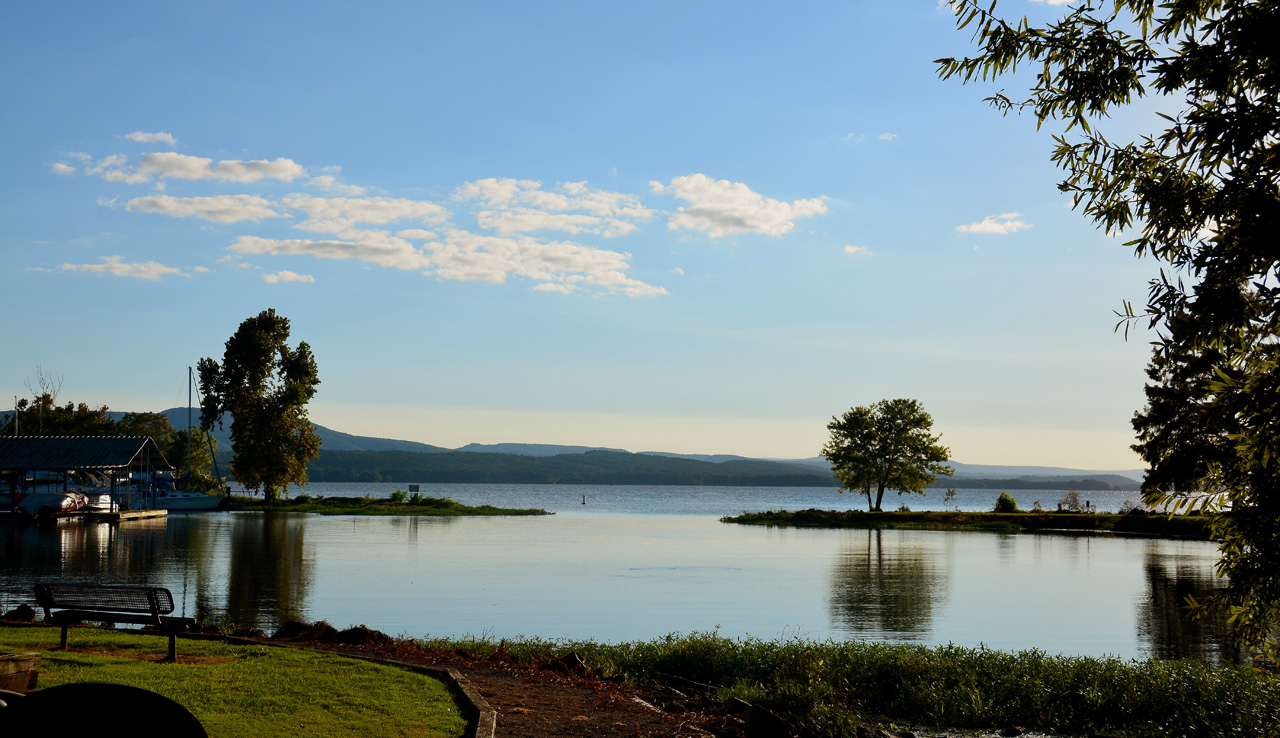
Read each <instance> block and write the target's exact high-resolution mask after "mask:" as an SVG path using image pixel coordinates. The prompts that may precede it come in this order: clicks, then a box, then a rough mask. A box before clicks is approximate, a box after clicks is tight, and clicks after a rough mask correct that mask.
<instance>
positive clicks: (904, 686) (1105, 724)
mask: <svg viewBox="0 0 1280 738" xmlns="http://www.w3.org/2000/svg"><path fill="white" fill-rule="evenodd" d="M226 625H227V624H224V626H226ZM354 630H360V631H361V634H362V635H363V636H365V637H364V638H363V639H362V640H360V641H359V642H360V643H364V644H366V645H365V646H362V647H361V650H362V651H364V652H365V653H369V654H382V655H386V656H389V657H394V658H397V659H405V658H426V659H428V660H429V659H431V658H433V657H441V656H443V657H445V658H448V659H451V660H455V661H456V660H458V659H461V660H464V661H468V662H471V663H476V664H482V665H487V666H490V667H491V666H493V665H495V664H500V663H514V664H520V665H523V666H527V667H531V668H538V669H550V670H554V671H557V672H564V671H570V672H572V673H575V674H578V675H580V676H581V677H589V678H593V679H597V680H601V681H610V682H619V681H622V682H627V683H630V684H633V685H637V686H641V687H644V686H648V687H650V688H652V689H653V691H654V692H655V694H656V695H657V696H658V697H659V698H660V699H657V700H655V702H656V704H657V705H659V709H662V710H664V711H666V712H672V713H681V714H685V713H687V712H688V711H690V710H692V711H695V712H706V711H713V712H718V713H720V714H723V715H736V716H738V717H739V718H742V717H746V718H751V717H752V716H753V715H756V716H760V715H763V716H766V718H767V720H766V722H768V723H771V724H774V725H777V726H778V727H780V728H781V727H785V728H786V730H785V732H783V733H778V734H787V733H791V734H801V735H813V736H831V737H832V738H854V736H857V735H860V734H861V732H860V729H863V728H866V727H867V726H875V725H879V726H886V727H887V728H888V729H890V730H891V731H893V732H898V731H901V730H903V729H905V728H906V727H908V726H910V727H911V728H912V730H913V731H915V732H916V733H917V734H919V735H931V734H934V732H935V731H939V730H941V731H943V732H945V733H947V734H952V733H953V731H954V729H961V730H974V729H978V730H990V729H992V728H995V729H996V730H1000V729H1009V728H1011V727H1012V726H1018V727H1019V728H1021V729H1023V730H1041V731H1051V732H1055V733H1071V734H1087V735H1113V736H1126V737H1127V738H1147V737H1152V738H1154V737H1155V736H1162V737H1164V736H1168V737H1172V738H1191V737H1193V736H1194V737H1197V738H1218V737H1221V738H1226V737H1227V736H1239V735H1249V736H1259V737H1260V738H1268V737H1271V738H1276V737H1277V736H1280V679H1276V678H1275V676H1274V675H1267V674H1266V673H1264V672H1263V671H1262V670H1260V669H1257V668H1252V667H1248V666H1240V665H1223V666H1214V665H1211V664H1206V663H1202V662H1196V661H1160V660H1155V659H1143V660H1131V659H1121V658H1108V657H1103V658H1095V657H1081V656H1061V655H1053V654H1048V653H1045V652H1043V651H1039V650H1026V651H1017V652H1005V651H995V650H991V649H988V648H986V647H983V646H977V647H964V646H956V645H954V644H948V645H939V646H927V645H915V644H891V643H883V642H868V641H831V640H828V641H810V640H807V639H805V638H801V637H796V638H779V639H776V640H770V641H766V640H760V639H757V638H750V637H748V638H736V639H735V638H726V637H723V636H720V635H719V634H718V633H717V632H695V633H690V634H678V633H673V634H669V635H666V636H663V637H660V638H656V639H653V640H649V641H629V642H621V643H600V642H596V641H593V640H588V641H572V640H549V639H540V638H528V637H521V638H516V639H513V640H507V639H503V640H500V641H495V639H493V638H492V637H488V636H486V637H467V636H464V637H461V638H448V637H445V638H441V637H435V638H433V637H426V638H421V639H417V638H410V637H406V636H402V637H399V638H393V637H390V636H388V635H386V634H383V633H379V632H377V631H369V630H367V629H365V628H364V627H363V626H360V627H359V628H355V629H351V631H354ZM41 631H44V632H41ZM351 631H342V632H339V631H337V630H336V629H335V628H333V627H332V626H329V625H328V624H327V623H324V622H317V623H314V624H312V625H307V624H303V623H294V622H288V623H285V624H284V625H282V626H281V628H280V629H279V631H278V632H277V633H276V634H275V635H273V636H271V637H270V639H269V641H271V642H282V641H284V642H291V643H293V644H295V645H300V646H308V645H311V646H316V647H320V648H326V647H329V646H330V645H332V644H340V643H346V642H355V641H349V640H344V636H345V635H346V634H347V633H349V632H351ZM326 634H327V635H326ZM238 635H242V636H250V637H256V638H261V639H266V638H267V636H266V635H265V634H263V633H261V632H258V633H256V634H251V633H241V634H238ZM145 637H150V638H151V639H152V641H155V640H156V639H155V637H154V636H144V635H142V634H139V635H136V636H135V635H132V633H129V634H126V632H124V631H97V630H94V629H88V628H84V629H81V631H80V632H79V634H78V641H79V642H80V643H81V644H86V645H82V646H80V647H78V648H77V650H80V649H84V650H90V649H91V648H92V647H93V644H92V642H91V641H90V640H89V639H92V640H93V641H96V640H102V641H109V640H112V639H118V638H119V639H128V638H145ZM206 637H207V636H206ZM32 638H40V639H43V640H45V641H48V642H49V643H50V644H52V643H55V642H56V638H57V629H56V628H52V627H51V628H47V629H46V628H39V627H35V628H32V627H31V626H26V627H25V628H0V640H2V641H4V642H5V643H6V645H7V647H8V648H10V649H11V648H14V647H17V648H19V649H21V648H23V647H30V646H29V645H28V641H29V640H30V639H32ZM206 643H207V644H208V645H205V644H206ZM225 648H227V646H224V645H222V644H217V645H214V644H213V643H211V642H204V643H201V642H200V641H194V642H193V641H186V643H184V645H183V648H182V650H183V653H184V654H187V655H188V660H189V661H196V660H197V659H195V658H192V657H193V656H195V655H196V654H197V653H199V652H201V651H204V650H205V649H225ZM0 650H7V649H0ZM248 650H249V651H262V649H261V647H260V646H259V647H257V648H256V649H254V648H250V649H248ZM277 650H279V651H281V652H283V653H282V654H280V657H282V658H292V656H291V655H290V652H294V653H296V652H297V650H296V649H268V650H267V651H266V652H264V653H262V656H274V654H275V652H276V651H277ZM46 654H47V655H48V657H49V658H50V661H51V663H50V664H49V665H50V666H54V663H61V662H63V661H66V662H68V665H70V663H71V662H77V665H79V664H78V662H81V661H88V660H89V658H90V657H87V656H82V655H81V654H80V653H73V652H68V653H65V654H62V653H58V652H51V651H46ZM55 654H57V655H56V656H55ZM55 658H56V659H57V660H58V661H57V662H53V659H55ZM258 661H263V659H262V658H261V657H259V658H258ZM84 667H87V668H88V669H89V671H86V672H82V674H83V676H81V677H79V678H81V679H89V678H99V677H100V676H101V675H100V674H98V673H97V672H96V670H95V665H90V664H88V663H85V664H84ZM143 668H144V669H151V670H153V671H156V672H157V673H159V674H160V676H159V677H158V678H159V679H162V680H165V682H166V683H167V681H168V679H169V677H168V676H166V674H167V673H168V672H169V671H172V670H173V669H174V668H175V667H174V666H172V665H159V664H145V665H143ZM176 668H179V669H189V668H193V667H187V666H179V667H176ZM41 681H42V683H45V684H48V683H50V682H51V681H53V680H50V682H46V681H45V679H44V677H43V675H42V679H41ZM121 681H123V679H121ZM158 683H159V682H157V684H158ZM140 686H145V687H147V688H152V689H156V691H162V690H161V689H158V688H156V687H150V686H148V685H145V684H144V685H140ZM369 693H371V694H372V693H376V694H382V690H381V689H378V688H374V689H372V690H370V691H369ZM276 697H277V698H278V701H279V702H280V703H282V704H284V705H285V707H286V711H287V710H288V709H289V706H290V703H291V702H292V701H295V700H303V701H310V699H311V698H309V697H303V696H300V695H297V694H289V695H283V696H282V695H276ZM199 699H205V698H204V697H200V698H199ZM179 701H182V700H179ZM366 701H367V699H366ZM193 711H194V710H193ZM744 712H745V716H744ZM924 726H933V728H932V729H929V728H925V729H924V730H922V729H921V728H922V727H924ZM365 727H367V724H366V725H365ZM873 734H875V733H873ZM1007 734H1010V735H1012V734H1014V733H1007Z"/></svg>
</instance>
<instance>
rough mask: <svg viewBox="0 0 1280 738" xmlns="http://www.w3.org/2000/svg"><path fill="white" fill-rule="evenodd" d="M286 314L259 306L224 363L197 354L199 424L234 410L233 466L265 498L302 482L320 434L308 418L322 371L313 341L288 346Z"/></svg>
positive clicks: (233, 340)
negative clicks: (308, 405) (201, 357)
mask: <svg viewBox="0 0 1280 738" xmlns="http://www.w3.org/2000/svg"><path fill="white" fill-rule="evenodd" d="M288 340H289V319H288V318H284V317H281V316H279V315H276V312H275V310H264V311H263V312H261V313H259V314H258V315H257V316H255V317H252V318H249V319H247V320H245V321H244V322H243V323H241V324H240V328H239V329H237V330H236V332H235V335H233V336H232V337H231V338H229V339H227V344H226V351H225V352H224V353H223V356H222V364H221V365H219V364H218V362H216V361H214V360H213V359H201V360H200V363H199V365H198V368H199V373H200V391H201V394H202V395H203V397H202V398H201V401H200V416H201V420H200V424H201V430H203V431H205V432H206V433H207V432H208V431H210V430H211V429H212V428H213V425H214V423H219V422H220V418H221V417H222V413H223V412H229V413H230V414H231V448H232V451H233V452H234V453H235V457H234V458H233V460H232V462H231V470H232V473H233V474H234V475H235V478H236V480H237V481H239V482H240V483H241V484H243V485H244V486H245V487H247V488H249V489H259V488H261V489H262V494H263V497H264V498H265V499H267V500H268V501H275V500H276V499H277V495H278V494H281V493H283V494H285V495H287V494H288V491H289V485H290V484H306V483H307V462H308V461H310V460H311V459H314V458H316V457H317V456H319V455H320V438H319V436H317V435H316V433H315V430H314V429H313V428H312V426H311V421H310V419H309V418H308V417H307V402H308V401H310V400H311V398H312V397H313V396H314V395H315V393H316V385H318V384H320V377H319V374H318V373H317V371H316V362H315V359H314V358H313V357H312V355H311V347H310V346H308V345H307V344H306V343H305V342H301V343H299V344H298V347H297V348H296V349H291V348H289V346H288V344H287V343H286V342H287V341H288Z"/></svg>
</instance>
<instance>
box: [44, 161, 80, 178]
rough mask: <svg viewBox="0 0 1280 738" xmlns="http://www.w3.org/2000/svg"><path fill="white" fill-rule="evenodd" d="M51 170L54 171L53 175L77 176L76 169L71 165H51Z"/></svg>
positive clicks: (59, 163) (58, 163) (60, 163)
mask: <svg viewBox="0 0 1280 738" xmlns="http://www.w3.org/2000/svg"><path fill="white" fill-rule="evenodd" d="M49 168H50V169H52V170H53V173H54V174H62V175H67V174H75V173H76V168H75V167H73V166H71V165H69V164H63V163H62V162H57V163H55V164H50V165H49Z"/></svg>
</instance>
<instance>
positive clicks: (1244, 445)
mask: <svg viewBox="0 0 1280 738" xmlns="http://www.w3.org/2000/svg"><path fill="white" fill-rule="evenodd" d="M952 7H953V8H954V9H955V10H956V13H957V19H958V24H959V25H960V27H964V26H966V25H968V24H971V23H973V24H975V25H976V28H977V31H976V33H975V39H976V40H977V42H978V44H979V46H980V48H981V53H980V54H979V55H978V56H976V57H974V58H965V59H960V60H957V59H939V60H938V65H939V73H940V74H941V76H942V77H944V78H947V77H959V78H961V79H963V80H965V81H969V80H971V79H975V78H982V79H992V78H996V77H999V76H1001V75H1003V74H1006V73H1008V72H1011V71H1012V70H1013V69H1014V68H1015V67H1016V65H1017V64H1018V63H1020V62H1022V63H1026V62H1030V63H1031V64H1033V65H1035V66H1036V67H1038V69H1037V73H1036V76H1035V83H1034V85H1033V86H1032V87H1031V89H1030V91H1029V95H1028V96H1027V97H1025V98H1023V99H1016V98H1009V97H1007V96H1005V95H1004V94H1003V93H1000V94H996V95H994V96H992V97H990V98H988V100H989V101H990V102H991V104H992V105H993V106H995V107H996V108H997V109H999V110H1001V111H1003V112H1006V113H1007V112H1009V111H1011V110H1025V109H1029V110H1031V111H1032V112H1033V113H1034V115H1035V117H1036V119H1037V120H1038V122H1039V123H1044V122H1045V121H1046V120H1050V119H1061V120H1064V121H1066V123H1067V125H1066V132H1065V133H1064V134H1063V135H1059V136H1055V141H1056V145H1055V147H1054V150H1053V155H1052V159H1053V160H1054V161H1055V162H1057V163H1058V165H1059V166H1060V167H1062V169H1064V170H1065V172H1066V178H1065V179H1064V180H1063V181H1062V183H1061V184H1060V185H1059V189H1060V190H1062V191H1063V192H1067V193H1070V194H1071V195H1072V196H1073V198H1074V202H1075V205H1076V207H1077V208H1078V209H1080V210H1082V211H1083V213H1084V214H1085V215H1086V216H1087V217H1088V218H1090V219H1091V220H1093V221H1094V222H1095V223H1096V224H1097V225H1098V226H1099V227H1101V228H1104V229H1106V230H1107V231H1108V232H1128V231H1130V230H1137V231H1138V232H1137V235H1136V236H1135V237H1134V238H1132V240H1130V241H1129V242H1128V243H1129V245H1131V246H1133V247H1134V249H1135V250H1136V252H1137V254H1138V255H1139V256H1151V257H1154V258H1156V259H1157V260H1159V261H1161V262H1164V263H1165V264H1166V265H1167V266H1168V268H1169V272H1167V273H1164V272H1162V274H1161V277H1160V278H1159V279H1157V280H1153V281H1152V283H1151V285H1150V291H1149V293H1148V299H1147V305H1146V308H1145V310H1141V311H1135V310H1134V309H1133V308H1132V307H1131V306H1130V305H1129V304H1128V303H1125V305H1124V309H1123V310H1121V311H1120V314H1121V316H1122V318H1123V320H1122V323H1121V324H1122V325H1124V326H1125V328H1126V332H1127V330H1128V326H1129V324H1130V321H1132V320H1135V319H1146V320H1147V321H1148V323H1149V325H1150V326H1151V327H1153V328H1155V329H1156V330H1157V334H1158V336H1159V338H1158V341H1157V342H1156V348H1155V356H1154V358H1153V360H1152V364H1151V368H1150V370H1149V372H1148V375H1149V376H1150V377H1151V384H1150V385H1148V389H1147V396H1148V405H1147V407H1146V408H1145V409H1144V410H1143V411H1142V412H1140V413H1138V415H1137V417H1136V418H1135V422H1134V426H1135V429H1136V430H1137V431H1138V433H1139V441H1140V442H1139V444H1138V445H1137V446H1135V449H1136V450H1138V452H1139V453H1141V454H1142V456H1143V458H1144V459H1145V460H1146V461H1147V462H1148V464H1149V465H1150V468H1151V471H1150V472H1149V473H1148V475H1147V478H1146V480H1145V482H1144V490H1145V492H1146V495H1145V499H1146V501H1147V502H1148V503H1151V504H1159V503H1166V504H1171V505H1174V506H1179V505H1186V504H1187V503H1188V502H1189V501H1190V502H1193V503H1195V504H1197V505H1199V506H1202V507H1203V508H1204V509H1206V510H1207V511H1209V512H1211V513H1215V518H1214V538H1215V539H1216V540H1217V541H1218V542H1219V544H1220V546H1221V550H1222V558H1221V559H1220V561H1219V564H1218V573H1219V574H1221V575H1223V576H1225V577H1226V578H1227V586H1226V587H1225V588H1224V589H1222V590H1220V591H1219V592H1217V593H1216V594H1214V595H1212V596H1211V597H1210V599H1209V600H1207V601H1205V602H1202V603H1199V607H1200V608H1201V611H1202V612H1203V611H1204V609H1205V608H1207V609H1216V610H1221V611H1224V612H1226V613H1227V614H1228V615H1229V616H1230V617H1231V618H1233V620H1234V625H1235V632H1236V633H1237V634H1238V635H1239V636H1240V637H1241V638H1242V640H1243V641H1244V642H1245V644H1246V645H1248V646H1250V647H1251V648H1253V649H1254V650H1255V651H1259V652H1264V653H1268V652H1269V653H1270V655H1271V656H1272V657H1273V658H1274V657H1275V656H1276V654H1277V644H1276V641H1275V640H1274V634H1275V633H1276V632H1277V628H1278V627H1280V340H1277V338H1278V335H1280V248H1277V247H1276V243H1277V238H1278V236H1277V234H1280V152H1278V151H1277V145H1278V144H1280V60H1278V59H1277V53H1278V52H1280V43H1277V41H1276V39H1277V37H1278V34H1280V0H1188V1H1186V2H1166V3H1157V2H1155V0H1112V2H1109V3H1108V2H1103V1H1102V0H1096V1H1095V0H1083V1H1082V2H1080V3H1078V4H1077V5H1075V6H1074V7H1073V8H1072V9H1070V10H1069V11H1068V12H1066V13H1065V14H1064V15H1063V16H1062V17H1061V18H1060V19H1059V20H1058V21H1057V22H1055V23H1052V24H1049V25H1047V26H1045V27H1044V28H1033V27H1031V26H1030V25H1029V24H1028V23H1027V21H1026V20H1023V21H1021V22H1020V23H1016V24H1013V23H1009V22H1006V21H1005V20H1003V19H1001V18H1000V17H998V16H997V15H996V14H995V5H994V4H992V5H991V6H990V8H987V7H985V6H979V5H977V4H975V3H974V2H973V0H952ZM1149 92H1154V93H1156V94H1158V95H1159V96H1160V97H1161V102H1162V103H1163V106H1164V108H1165V109H1164V110H1163V111H1162V112H1161V113H1160V115H1161V119H1162V120H1163V121H1165V122H1164V123H1161V124H1160V125H1161V126H1164V127H1163V129H1162V130H1156V131H1153V132H1152V133H1151V134H1150V135H1148V136H1144V137H1142V138H1140V139H1138V140H1135V141H1130V142H1115V141H1111V140H1108V139H1107V138H1105V137H1104V136H1103V135H1102V134H1101V133H1100V132H1098V131H1096V130H1094V128H1093V127H1092V124H1094V123H1097V122H1098V121H1099V120H1101V119H1103V118H1105V117H1106V116H1107V115H1108V114H1110V113H1111V112H1113V111H1114V110H1115V109H1116V108H1118V107H1121V106H1124V105H1128V104H1129V103H1130V102H1132V101H1133V99H1134V98H1136V97H1141V96H1144V95H1146V94H1148V93H1149ZM1073 129H1074V130H1076V131H1078V134H1076V135H1077V138H1075V140H1068V138H1067V135H1070V134H1071V131H1072V130H1073Z"/></svg>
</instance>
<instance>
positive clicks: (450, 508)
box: [231, 492, 555, 517]
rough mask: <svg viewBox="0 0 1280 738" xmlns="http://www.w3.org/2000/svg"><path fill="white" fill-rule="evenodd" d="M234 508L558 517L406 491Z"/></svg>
mask: <svg viewBox="0 0 1280 738" xmlns="http://www.w3.org/2000/svg"><path fill="white" fill-rule="evenodd" d="M231 509H232V510H259V511H275V512H306V513H316V514H317V515H430V516H435V517H464V516H471V517H476V516H493V515H554V514H555V513H552V512H548V511H546V510H540V509H535V508H509V507H494V506H493V505H479V506H472V505H464V504H462V503H461V502H454V501H453V500H451V499H449V498H447V497H443V498H441V497H422V496H421V495H418V494H417V493H414V495H413V496H410V497H406V496H405V494H404V493H403V492H397V493H395V494H393V495H392V497H390V498H379V497H325V496H323V495H317V496H315V497H312V496H310V495H298V496H297V497H294V498H293V499H289V500H277V501H275V502H267V501H265V500H262V499H257V498H253V497H241V496H235V495H233V496H232V498H231Z"/></svg>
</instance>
